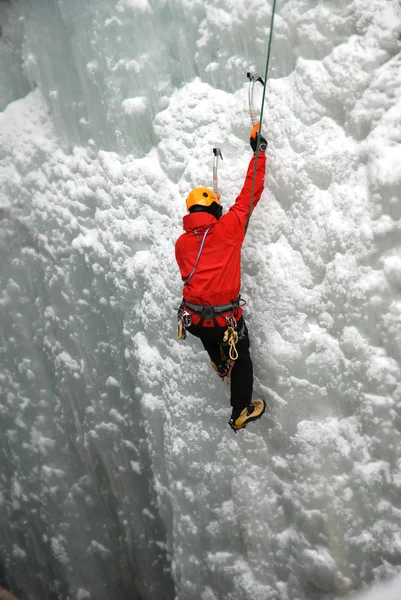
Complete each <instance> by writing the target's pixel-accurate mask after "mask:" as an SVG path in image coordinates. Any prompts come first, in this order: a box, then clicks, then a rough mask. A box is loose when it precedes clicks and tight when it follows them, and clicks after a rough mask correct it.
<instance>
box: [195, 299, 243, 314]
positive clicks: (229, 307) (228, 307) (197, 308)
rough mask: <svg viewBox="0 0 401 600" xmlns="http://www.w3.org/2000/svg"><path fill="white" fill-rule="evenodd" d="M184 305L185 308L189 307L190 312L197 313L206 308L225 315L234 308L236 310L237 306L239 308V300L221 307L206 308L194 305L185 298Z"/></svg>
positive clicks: (201, 305)
mask: <svg viewBox="0 0 401 600" xmlns="http://www.w3.org/2000/svg"><path fill="white" fill-rule="evenodd" d="M184 303H185V306H186V307H188V308H189V309H190V310H194V311H197V312H198V311H202V310H203V309H204V308H206V309H209V310H215V311H216V312H220V313H224V312H228V311H230V310H233V308H236V306H238V299H237V300H234V301H233V302H230V304H221V305H220V306H204V305H203V304H193V303H192V302H188V300H185V298H184Z"/></svg>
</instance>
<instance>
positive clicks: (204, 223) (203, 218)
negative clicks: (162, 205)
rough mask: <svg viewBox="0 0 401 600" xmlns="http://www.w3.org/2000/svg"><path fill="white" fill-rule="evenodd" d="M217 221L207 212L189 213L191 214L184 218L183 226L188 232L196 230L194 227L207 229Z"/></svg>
mask: <svg viewBox="0 0 401 600" xmlns="http://www.w3.org/2000/svg"><path fill="white" fill-rule="evenodd" d="M216 223H217V219H216V218H215V217H214V216H213V215H210V214H209V213H207V212H195V213H189V215H185V217H184V218H183V220H182V226H183V228H184V231H186V232H187V233H189V232H190V231H194V229H199V230H202V229H207V227H210V226H212V225H215V224H216Z"/></svg>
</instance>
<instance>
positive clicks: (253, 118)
mask: <svg viewBox="0 0 401 600" xmlns="http://www.w3.org/2000/svg"><path fill="white" fill-rule="evenodd" d="M275 13H276V0H273V6H272V16H271V20H270V33H269V45H268V48H267V57H266V67H265V76H264V80H263V79H262V78H261V77H260V76H259V75H256V74H255V75H252V74H251V73H247V77H248V79H249V83H250V88H249V112H250V115H251V121H252V127H254V126H255V125H256V124H257V119H256V112H255V109H254V106H253V88H254V86H255V83H256V82H257V81H259V82H260V83H262V84H263V95H262V104H261V108H260V120H259V123H260V126H259V129H258V136H257V141H256V153H255V165H254V169H253V178H252V191H251V198H250V201H249V210H248V220H247V222H246V226H245V233H246V232H247V230H248V225H249V219H250V218H251V214H252V206H253V197H254V194H255V181H256V168H257V164H258V157H259V144H260V136H261V130H262V126H261V125H262V122H263V108H264V105H265V95H266V82H267V75H268V72H269V62H270V52H271V46H272V39H273V27H274V15H275Z"/></svg>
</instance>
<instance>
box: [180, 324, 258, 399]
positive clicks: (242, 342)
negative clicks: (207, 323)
mask: <svg viewBox="0 0 401 600" xmlns="http://www.w3.org/2000/svg"><path fill="white" fill-rule="evenodd" d="M226 330H227V327H202V326H201V325H191V326H190V327H188V331H189V333H192V335H194V336H196V337H198V338H200V339H201V341H202V343H203V346H204V348H205V350H206V352H207V353H208V354H209V356H210V360H212V361H213V362H214V363H215V364H216V365H219V364H221V362H222V357H221V350H220V349H222V350H223V352H224V354H225V355H226V357H227V358H228V352H229V346H228V344H226V343H225V342H223V337H224V334H225V332H226ZM241 330H243V332H242V335H241V337H240V339H239V340H238V342H237V352H238V358H237V360H236V361H235V364H234V367H233V369H232V371H231V388H230V391H231V406H232V407H233V408H237V409H238V408H241V409H242V408H244V407H245V406H248V404H250V402H251V400H252V388H253V365H252V359H251V355H250V352H249V347H250V342H249V336H248V329H247V327H246V325H245V321H244V319H243V317H241V319H240V320H239V321H238V325H237V331H238V333H241Z"/></svg>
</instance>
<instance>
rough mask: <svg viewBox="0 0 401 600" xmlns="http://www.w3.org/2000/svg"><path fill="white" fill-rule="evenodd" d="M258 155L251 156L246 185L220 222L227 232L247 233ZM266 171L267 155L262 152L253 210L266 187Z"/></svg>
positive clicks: (258, 163) (258, 165)
mask: <svg viewBox="0 0 401 600" xmlns="http://www.w3.org/2000/svg"><path fill="white" fill-rule="evenodd" d="M255 161H256V156H253V157H252V158H251V161H250V163H249V166H248V171H247V174H246V177H245V182H244V185H243V186H242V190H241V191H240V193H239V195H238V197H237V199H236V201H235V204H233V205H232V207H231V208H230V210H229V211H228V213H227V214H225V215H224V216H223V217H222V218H221V219H220V222H221V223H222V224H223V223H224V227H225V228H226V230H227V232H229V233H231V234H233V235H239V234H240V233H242V235H245V227H246V224H247V222H248V214H249V208H250V204H251V197H252V181H253V178H254V175H255ZM265 172H266V155H265V153H264V152H260V153H259V155H258V158H257V163H256V176H255V186H254V190H253V198H252V211H251V212H253V211H254V208H255V206H256V205H257V203H258V202H259V200H260V197H261V195H262V192H263V190H264V187H265Z"/></svg>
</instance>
